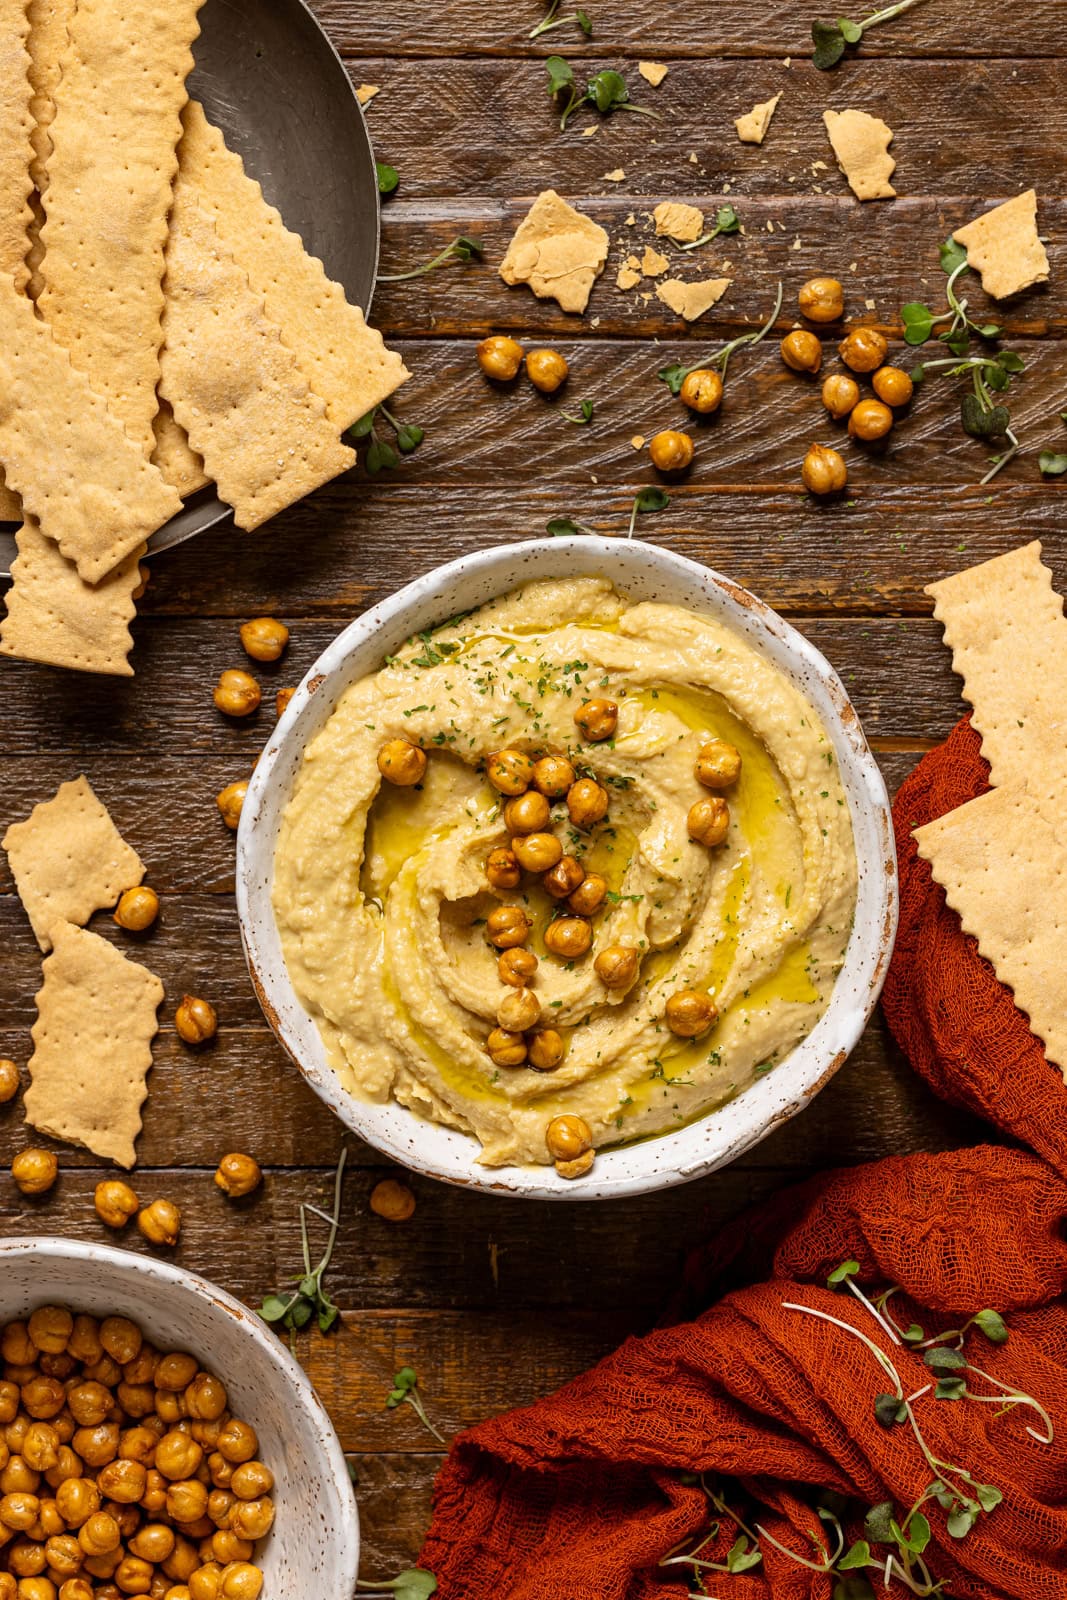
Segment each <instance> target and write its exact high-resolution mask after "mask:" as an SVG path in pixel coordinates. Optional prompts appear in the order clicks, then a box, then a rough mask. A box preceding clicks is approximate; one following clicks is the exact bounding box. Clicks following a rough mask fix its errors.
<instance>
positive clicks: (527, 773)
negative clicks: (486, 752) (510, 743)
mask: <svg viewBox="0 0 1067 1600" xmlns="http://www.w3.org/2000/svg"><path fill="white" fill-rule="evenodd" d="M485 775H486V777H487V778H488V779H489V782H490V783H491V784H492V785H493V788H494V789H495V790H496V791H497V793H498V794H507V795H518V794H525V793H526V791H527V789H528V788H529V787H530V784H531V783H532V782H533V775H534V763H533V762H532V761H531V759H530V757H529V756H528V755H527V754H526V752H525V751H524V750H498V751H497V753H496V755H493V756H490V757H489V760H488V761H487V762H486V767H485Z"/></svg>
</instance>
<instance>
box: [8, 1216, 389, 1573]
mask: <svg viewBox="0 0 1067 1600" xmlns="http://www.w3.org/2000/svg"><path fill="white" fill-rule="evenodd" d="M40 1305H66V1306H69V1307H70V1309H71V1310H72V1311H87V1312H89V1313H91V1314H92V1315H94V1316H100V1317H104V1316H123V1317H130V1318H131V1319H132V1320H133V1321H134V1322H136V1323H138V1325H139V1326H140V1327H141V1328H142V1329H143V1330H144V1332H145V1334H146V1335H147V1337H148V1338H149V1339H151V1341H152V1342H153V1344H156V1345H158V1346H160V1347H161V1348H163V1349H168V1350H174V1349H178V1350H188V1351H189V1352H190V1354H192V1355H195V1356H196V1357H197V1358H198V1359H199V1360H200V1361H201V1362H202V1363H203V1364H204V1366H205V1367H206V1368H208V1370H209V1371H211V1372H214V1373H215V1374H216V1375H217V1376H218V1377H219V1378H221V1379H222V1381H223V1383H225V1385H226V1388H227V1390H228V1392H229V1394H230V1396H231V1402H232V1406H233V1410H234V1412H235V1414H236V1415H238V1416H240V1417H243V1418H244V1419H245V1421H247V1422H250V1423H251V1424H252V1426H253V1427H254V1428H255V1430H256V1432H257V1434H258V1435H259V1439H260V1454H261V1457H262V1459H263V1460H264V1461H266V1462H267V1464H268V1465H269V1466H270V1468H271V1470H272V1471H273V1473H274V1475H275V1479H276V1484H275V1488H274V1494H273V1498H274V1501H275V1503H276V1505H277V1508H278V1515H277V1520H276V1522H275V1525H274V1528H273V1530H272V1531H271V1533H270V1534H269V1536H268V1537H267V1539H266V1540H265V1541H264V1543H263V1545H262V1546H261V1547H260V1548H261V1552H262V1559H261V1558H260V1556H259V1555H257V1557H256V1560H257V1562H259V1564H260V1565H261V1566H262V1568H263V1571H264V1573H265V1575H266V1583H265V1584H264V1589H263V1592H264V1595H269V1596H270V1600H310V1597H312V1596H320V1595H321V1596H323V1597H325V1596H329V1600H348V1597H349V1596H350V1595H351V1594H352V1593H353V1591H354V1589H355V1586H356V1576H357V1573H358V1570H359V1517H358V1514H357V1511H356V1501H355V1496H354V1495H353V1493H352V1485H351V1481H350V1479H349V1476H348V1469H347V1467H346V1465H345V1458H344V1455H343V1454H342V1451H341V1446H340V1443H339V1442H338V1439H337V1435H336V1434H335V1433H334V1431H333V1427H332V1426H331V1424H330V1419H329V1418H328V1417H327V1415H326V1413H325V1411H324V1410H323V1409H322V1405H321V1403H320V1401H319V1399H318V1397H317V1395H316V1394H315V1391H314V1389H312V1387H311V1385H310V1383H309V1382H308V1380H307V1378H306V1377H305V1376H304V1374H303V1372H302V1371H301V1369H300V1367H299V1366H298V1365H297V1363H296V1362H295V1361H294V1360H293V1358H292V1357H291V1356H290V1354H289V1352H288V1351H287V1349H286V1348H285V1346H284V1344H282V1342H281V1340H280V1339H279V1338H278V1337H277V1335H275V1334H273V1333H271V1331H270V1329H269V1328H268V1327H267V1326H266V1324H265V1323H263V1322H261V1321H260V1319H259V1318H258V1317H257V1316H256V1315H255V1314H254V1313H253V1312H251V1311H249V1310H248V1308H247V1307H246V1306H243V1305H241V1304H240V1302H239V1301H237V1300H235V1299H233V1297H232V1296H231V1295H228V1294H226V1293H225V1292H224V1291H223V1290H222V1289H218V1288H216V1287H215V1285H214V1284H212V1283H208V1282H207V1280H206V1279H205V1278H198V1277H197V1276H196V1275H195V1274H194V1273H192V1272H184V1271H183V1270H182V1269H181V1268H179V1267H174V1266H171V1265H170V1264H169V1263H168V1262H165V1261H155V1260H152V1259H151V1258H148V1257H145V1256H140V1255H133V1254H132V1253H131V1252H129V1251H126V1250H113V1249H111V1248H110V1247H109V1246H107V1245H97V1244H82V1243H79V1242H78V1241H77V1240H74V1239H56V1238H38V1239H3V1240H0V1326H3V1324H4V1323H6V1322H10V1321H11V1320H12V1319H13V1318H16V1317H25V1316H26V1315H27V1314H28V1313H29V1312H30V1311H32V1310H33V1309H34V1307H35V1306H40Z"/></svg>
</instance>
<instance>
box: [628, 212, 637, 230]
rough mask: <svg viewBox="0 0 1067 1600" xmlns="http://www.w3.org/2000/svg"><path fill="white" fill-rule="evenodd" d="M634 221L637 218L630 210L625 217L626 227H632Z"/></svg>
mask: <svg viewBox="0 0 1067 1600" xmlns="http://www.w3.org/2000/svg"><path fill="white" fill-rule="evenodd" d="M636 221H637V218H636V217H635V216H634V214H633V212H632V211H631V212H630V215H629V216H628V217H627V218H626V226H627V227H628V228H632V227H633V226H634V224H635V223H636Z"/></svg>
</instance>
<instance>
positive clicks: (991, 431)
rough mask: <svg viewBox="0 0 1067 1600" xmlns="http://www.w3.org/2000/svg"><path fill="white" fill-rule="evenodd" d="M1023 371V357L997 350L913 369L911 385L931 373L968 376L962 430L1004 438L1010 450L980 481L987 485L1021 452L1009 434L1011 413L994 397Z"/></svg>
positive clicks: (924, 363)
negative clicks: (969, 389)
mask: <svg viewBox="0 0 1067 1600" xmlns="http://www.w3.org/2000/svg"><path fill="white" fill-rule="evenodd" d="M1024 370H1025V368H1024V366H1023V361H1022V357H1021V356H1018V355H1016V353H1015V351H1014V350H1000V351H998V353H997V354H996V355H995V356H968V357H966V359H965V360H963V361H957V360H955V359H953V358H951V357H945V359H943V360H939V361H924V362H921V363H920V365H919V366H917V367H913V368H912V372H911V379H912V382H913V383H921V382H922V381H923V379H924V378H925V377H926V375H927V373H930V372H939V371H940V372H945V373H946V374H947V376H948V377H950V378H960V377H965V376H968V375H969V376H970V379H971V393H970V394H967V395H964V397H963V400H962V401H961V403H960V421H961V423H962V424H963V431H964V432H965V433H969V434H970V436H971V438H972V439H999V438H1005V439H1007V440H1008V442H1009V446H1010V448H1009V449H1008V450H1006V451H1005V452H1004V453H1003V455H1001V456H998V457H997V459H996V461H995V462H994V463H993V466H992V467H991V468H990V470H989V471H988V472H987V473H986V474H985V476H984V477H983V478H982V479H981V480H980V481H981V482H982V483H983V484H986V483H990V482H991V481H992V479H993V478H995V477H996V475H997V473H998V472H1000V471H1001V470H1002V468H1003V467H1005V466H1006V465H1007V464H1008V462H1009V461H1010V460H1011V458H1012V457H1013V456H1014V455H1017V454H1018V452H1019V449H1020V445H1019V440H1018V439H1017V437H1016V436H1015V434H1014V432H1013V431H1012V426H1011V412H1010V411H1009V410H1008V407H1007V406H1006V405H1004V404H1003V402H1002V401H996V400H994V398H993V395H994V393H997V394H999V393H1001V392H1002V391H1003V390H1005V389H1006V388H1007V387H1008V385H1009V384H1010V383H1011V380H1012V378H1013V377H1015V376H1016V374H1017V373H1020V372H1023V371H1024Z"/></svg>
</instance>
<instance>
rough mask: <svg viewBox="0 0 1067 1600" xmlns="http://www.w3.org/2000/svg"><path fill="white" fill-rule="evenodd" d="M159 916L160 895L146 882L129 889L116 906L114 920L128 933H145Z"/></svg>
mask: <svg viewBox="0 0 1067 1600" xmlns="http://www.w3.org/2000/svg"><path fill="white" fill-rule="evenodd" d="M158 916H159V896H158V894H157V893H156V891H155V890H154V889H150V888H149V887H148V885H147V884H146V883H142V884H139V885H138V887H137V888H136V889H127V890H126V892H125V894H124V895H122V897H121V898H120V900H119V903H118V905H117V906H116V907H115V912H114V920H115V921H116V922H117V923H118V925H119V927H120V928H125V929H126V931H127V933H144V931H145V929H146V928H150V927H151V926H152V924H153V922H155V920H156V918H157V917H158Z"/></svg>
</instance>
